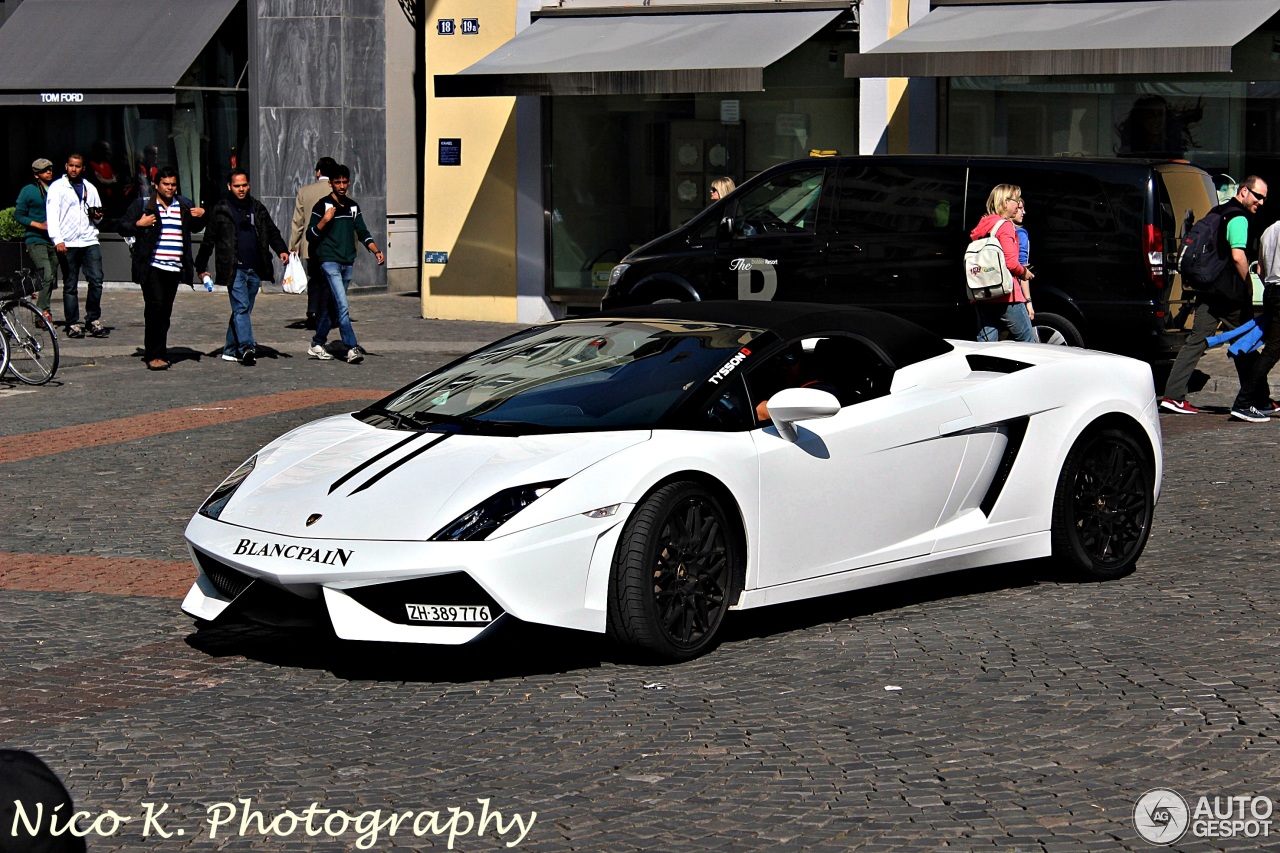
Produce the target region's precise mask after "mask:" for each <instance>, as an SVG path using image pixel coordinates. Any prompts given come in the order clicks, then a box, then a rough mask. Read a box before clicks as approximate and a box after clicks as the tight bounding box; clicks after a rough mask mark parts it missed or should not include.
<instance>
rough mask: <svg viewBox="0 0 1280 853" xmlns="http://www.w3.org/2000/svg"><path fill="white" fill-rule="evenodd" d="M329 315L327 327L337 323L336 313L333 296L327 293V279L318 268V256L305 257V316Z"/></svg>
mask: <svg viewBox="0 0 1280 853" xmlns="http://www.w3.org/2000/svg"><path fill="white" fill-rule="evenodd" d="M325 313H327V314H328V315H329V327H330V328H333V327H334V326H336V325H338V315H337V313H336V312H335V311H334V308H333V297H332V296H330V295H329V286H328V279H327V278H326V277H325V274H324V270H323V269H321V268H320V259H319V258H307V316H309V317H318V316H320V315H321V314H325Z"/></svg>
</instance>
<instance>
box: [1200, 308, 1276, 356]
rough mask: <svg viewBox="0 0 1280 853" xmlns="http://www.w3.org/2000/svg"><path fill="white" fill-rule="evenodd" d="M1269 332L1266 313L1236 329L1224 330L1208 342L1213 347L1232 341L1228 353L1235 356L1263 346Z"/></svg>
mask: <svg viewBox="0 0 1280 853" xmlns="http://www.w3.org/2000/svg"><path fill="white" fill-rule="evenodd" d="M1266 334H1267V318H1266V315H1262V316H1259V317H1255V318H1253V319H1252V320H1250V321H1249V322H1247V323H1244V324H1241V325H1239V326H1237V327H1235V328H1234V329H1231V330H1229V331H1226V332H1223V333H1221V334H1218V335H1213V336H1211V337H1210V338H1209V339H1208V340H1207V341H1205V343H1206V344H1208V346H1209V347H1210V348H1211V349H1212V348H1213V347H1216V346H1221V345H1222V344H1225V343H1230V344H1231V346H1229V347H1227V355H1228V356H1229V357H1230V358H1235V357H1236V356H1238V355H1240V354H1241V353H1250V352H1253V351H1254V350H1256V349H1257V348H1258V347H1260V346H1262V339H1263V338H1264V337H1265V336H1266Z"/></svg>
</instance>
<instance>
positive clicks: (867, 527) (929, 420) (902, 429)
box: [747, 354, 970, 587]
mask: <svg viewBox="0 0 1280 853" xmlns="http://www.w3.org/2000/svg"><path fill="white" fill-rule="evenodd" d="M873 356H874V354H873ZM849 361H850V362H856V361H858V360H857V359H849ZM858 363H863V364H865V365H866V367H865V368H862V369H850V370H849V372H848V374H847V376H845V377H842V378H841V379H834V380H830V381H832V382H833V383H834V384H835V385H836V386H837V387H836V390H835V392H834V393H836V395H837V398H838V399H840V400H841V402H842V403H843V404H844V405H842V407H841V409H840V411H839V412H838V413H837V414H836V415H834V416H833V417H830V418H825V419H820V420H809V421H804V422H802V423H800V424H797V425H796V426H797V427H798V430H797V431H798V433H799V437H798V440H797V441H795V442H791V441H787V440H786V439H784V438H782V437H781V436H780V435H779V434H778V431H777V428H776V427H774V426H773V425H772V424H768V425H765V426H762V427H760V428H757V429H755V430H754V431H753V432H752V438H753V440H754V442H755V446H756V451H757V453H758V455H759V459H760V522H759V525H758V528H757V530H758V531H759V536H758V542H757V544H756V548H757V552H758V554H759V557H760V559H759V575H758V577H759V586H762V587H763V586H774V585H777V584H783V583H788V582H792V581H801V580H807V579H810V578H816V577H821V576H823V575H830V574H835V573H837V572H842V571H848V570H851V569H858V568H863V567H867V566H873V565H879V564H882V563H887V562H891V561H894V560H902V559H907V558H910V557H918V556H923V555H925V554H928V553H929V552H930V551H931V550H932V548H933V544H934V541H935V538H936V537H935V536H934V532H933V531H934V528H935V527H936V525H937V523H938V518H939V516H940V515H941V513H942V511H943V509H944V507H945V506H946V504H947V499H948V496H949V495H950V494H951V491H952V488H953V486H954V484H955V481H956V477H957V473H958V471H959V470H960V466H961V463H962V461H963V459H964V453H965V447H966V443H967V442H966V438H965V437H964V436H963V435H949V436H941V435H940V434H939V432H940V426H941V425H943V424H947V423H953V422H955V421H959V420H962V419H963V418H965V417H967V416H968V415H969V414H970V412H969V409H968V407H967V406H965V404H964V402H963V400H961V399H960V397H959V396H958V395H956V394H955V393H953V392H944V391H938V390H935V389H930V388H926V387H919V386H918V387H915V388H911V389H907V390H905V391H902V392H899V393H897V394H888V393H887V389H888V384H889V382H890V381H891V374H889V373H888V372H887V370H886V369H885V368H884V367H883V362H882V361H878V360H867V361H865V362H858ZM877 364H879V365H880V366H879V367H877ZM769 375H770V374H769V368H768V365H767V363H766V364H765V365H761V366H760V367H759V368H756V369H754V370H753V371H752V372H751V373H750V374H748V376H747V383H748V387H749V389H751V394H752V400H753V402H754V401H755V398H756V396H757V395H759V394H761V393H766V394H771V393H773V391H774V390H775V388H774V387H773V386H770V385H769V384H768V383H769ZM821 381H822V383H823V385H825V384H826V383H827V382H828V381H829V380H827V379H825V378H824V379H822V380H821ZM846 382H847V383H848V385H847V386H846V385H845V384H844V383H846ZM816 387H822V386H821V385H819V386H816ZM846 389H852V390H853V391H855V392H856V393H854V394H852V395H846V393H845V392H846ZM846 401H847V402H846Z"/></svg>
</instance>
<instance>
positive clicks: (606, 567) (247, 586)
mask: <svg viewBox="0 0 1280 853" xmlns="http://www.w3.org/2000/svg"><path fill="white" fill-rule="evenodd" d="M631 509H632V506H631V505H626V504H624V505H623V506H622V507H619V511H618V513H617V514H616V515H614V516H612V517H609V518H602V519H591V518H587V517H585V516H572V517H569V518H564V519H560V520H558V521H554V522H550V523H548V524H543V525H539V526H538V527H534V528H531V529H528V530H524V531H520V532H518V533H513V534H510V535H508V536H499V537H497V538H495V539H490V540H485V541H480V542H422V541H385V540H323V539H302V538H297V537H289V536H280V535H277V534H273V533H266V532H263V531H258V530H251V529H249V528H245V527H238V526H236V525H231V524H224V523H222V522H219V521H214V520H212V519H209V518H206V517H204V516H200V515H197V516H196V517H195V518H193V519H192V520H191V522H190V523H189V524H188V525H187V531H186V537H187V543H188V548H189V550H190V552H191V556H192V560H193V561H194V562H195V564H196V567H197V569H199V575H198V577H197V578H196V581H195V583H194V584H192V586H191V590H190V591H189V592H188V593H187V597H186V599H185V600H184V601H183V603H182V609H183V611H184V612H185V613H187V614H188V615H190V616H193V617H195V618H197V619H203V620H206V621H210V622H213V621H218V620H220V619H231V618H249V619H252V620H254V621H260V622H268V623H272V624H286V625H288V624H306V623H314V622H315V621H324V620H327V621H328V622H329V623H330V624H331V625H332V626H333V630H334V633H336V634H337V635H338V636H339V637H342V638H343V639H348V640H370V641H377V642H404V643H438V644H444V645H457V644H461V643H467V642H471V641H472V640H475V639H477V638H479V637H480V636H481V635H482V634H484V633H485V632H487V631H488V630H490V629H491V628H492V627H493V626H494V625H496V624H497V623H498V622H500V621H501V620H502V619H504V618H508V617H513V618H516V619H520V620H523V621H526V622H534V623H539V624H544V625H555V626H559V627H564V628H574V629H578V630H585V631H594V632H603V631H604V630H605V617H606V600H607V592H608V580H609V571H610V567H611V565H612V562H613V554H614V550H615V548H616V546H617V541H618V538H619V537H620V535H621V531H622V522H623V521H625V519H626V516H627V514H628V513H629V512H630V510H631ZM409 605H418V606H419V607H417V608H410V607H409ZM422 605H436V606H450V607H456V608H459V609H460V611H459V612H462V613H463V619H461V620H459V621H456V622H450V623H444V622H430V621H429V620H428V619H424V618H423V617H422V615H421V614H422V610H421V607H420V606H422ZM463 608H476V609H475V610H461V609H463ZM479 608H486V609H487V613H485V614H484V616H485V617H487V618H481V617H480V616H478V615H477V613H478V612H479V610H478V609H479Z"/></svg>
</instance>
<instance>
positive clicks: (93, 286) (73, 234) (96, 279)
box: [45, 154, 107, 338]
mask: <svg viewBox="0 0 1280 853" xmlns="http://www.w3.org/2000/svg"><path fill="white" fill-rule="evenodd" d="M45 203H46V207H47V212H48V215H49V219H48V226H49V239H50V240H52V241H53V246H54V248H55V249H56V250H57V252H58V263H59V266H61V267H62V312H63V315H64V316H65V318H66V321H67V337H70V338H83V337H84V335H85V331H86V325H85V324H84V323H81V322H80V298H79V294H78V293H77V290H78V287H79V283H80V270H81V269H83V270H84V277H85V280H86V281H88V283H89V297H88V299H86V300H85V322H86V323H87V324H88V326H87V330H88V332H89V334H91V335H93V336H94V337H95V338H103V337H106V335H107V328H106V326H104V325H102V249H101V247H100V246H99V245H98V228H97V223H99V222H101V221H102V199H101V198H99V196H98V190H97V188H96V187H94V185H93V184H91V183H89V182H88V181H86V180H85V179H84V157H82V156H81V155H79V154H72V155H71V156H70V157H68V158H67V171H66V174H64V175H63V176H62V177H61V178H59V179H58V180H56V181H54V182H53V183H52V184H50V185H49V196H48V198H47V199H46V202H45Z"/></svg>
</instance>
